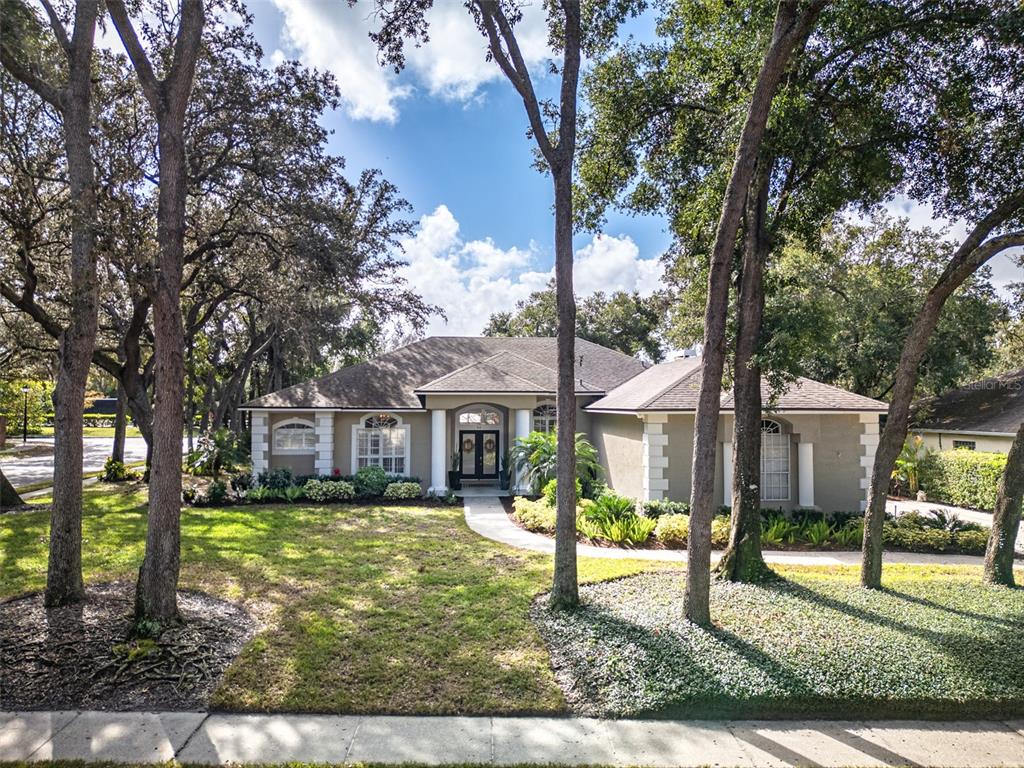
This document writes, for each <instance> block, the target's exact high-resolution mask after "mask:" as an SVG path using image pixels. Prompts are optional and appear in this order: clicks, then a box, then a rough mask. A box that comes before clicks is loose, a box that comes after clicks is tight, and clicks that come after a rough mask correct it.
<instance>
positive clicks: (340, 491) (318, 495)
mask: <svg viewBox="0 0 1024 768" xmlns="http://www.w3.org/2000/svg"><path fill="white" fill-rule="evenodd" d="M302 488H303V490H304V491H305V493H306V498H307V499H309V500H310V501H315V502H318V503H321V504H323V503H326V502H331V501H349V500H351V499H353V498H354V497H355V495H356V489H355V486H353V484H352V483H350V482H348V481H347V480H307V481H306V484H305V485H304V486H302ZM250 495H251V494H250Z"/></svg>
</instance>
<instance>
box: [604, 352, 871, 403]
mask: <svg viewBox="0 0 1024 768" xmlns="http://www.w3.org/2000/svg"><path fill="white" fill-rule="evenodd" d="M700 371H701V361H700V358H696V357H686V358H681V359H678V360H672V361H670V362H668V363H662V364H661V365H655V366H653V367H651V368H648V369H647V370H646V371H644V372H643V373H641V374H640V375H639V376H637V377H635V378H634V379H632V380H630V381H627V382H626V383H624V384H622V385H620V386H618V387H616V388H615V389H613V390H612V391H611V392H609V393H608V394H607V395H605V396H604V397H602V398H601V399H600V400H597V401H596V402H594V403H591V404H590V405H589V406H587V408H588V410H594V411H629V412H633V411H694V410H696V409H697V398H698V395H699V392H700ZM771 395H772V392H771V390H770V389H769V387H768V386H767V385H766V384H765V383H764V382H762V383H761V398H762V399H763V401H764V403H765V404H766V409H767V408H769V407H770V409H771V410H772V411H773V412H774V411H833V410H834V411H874V412H882V411H885V410H887V409H888V406H886V404H885V403H882V402H880V401H878V400H872V399H871V398H869V397H863V396H862V395H857V394H854V393H853V392H847V391H846V390H845V389H840V388H839V387H833V386H831V385H830V384H822V383H821V382H820V381H813V380H811V379H804V378H800V379H797V380H796V381H795V382H794V383H793V384H791V385H790V386H789V387H787V388H786V390H785V391H784V392H782V394H781V395H779V396H778V398H777V399H776V400H775V401H772V399H771ZM769 404H770V405H769ZM732 409H733V396H732V392H723V393H722V410H723V411H731V410H732Z"/></svg>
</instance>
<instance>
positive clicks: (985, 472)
mask: <svg viewBox="0 0 1024 768" xmlns="http://www.w3.org/2000/svg"><path fill="white" fill-rule="evenodd" d="M1005 467H1006V455H1005V454H1002V453H984V452H982V451H941V452H939V453H933V454H931V455H929V456H928V458H927V459H925V460H924V461H923V462H922V464H921V470H920V475H921V488H922V489H924V491H925V493H927V494H928V498H930V499H934V500H937V501H944V502H946V503H948V504H953V505H955V506H958V507H970V508H972V509H989V510H990V509H994V508H995V505H996V489H997V488H998V486H999V479H1000V478H1001V477H1002V475H1003V469H1004V468H1005Z"/></svg>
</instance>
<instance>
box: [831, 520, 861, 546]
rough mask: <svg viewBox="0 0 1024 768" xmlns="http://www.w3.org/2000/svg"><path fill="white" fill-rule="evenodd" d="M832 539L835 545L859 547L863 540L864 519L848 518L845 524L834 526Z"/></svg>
mask: <svg viewBox="0 0 1024 768" xmlns="http://www.w3.org/2000/svg"><path fill="white" fill-rule="evenodd" d="M832 541H833V542H835V545H836V546H837V547H848V548H854V547H856V548H860V546H861V544H862V543H863V542H864V521H863V520H850V521H849V522H848V523H846V525H841V526H836V528H835V530H833V531H832Z"/></svg>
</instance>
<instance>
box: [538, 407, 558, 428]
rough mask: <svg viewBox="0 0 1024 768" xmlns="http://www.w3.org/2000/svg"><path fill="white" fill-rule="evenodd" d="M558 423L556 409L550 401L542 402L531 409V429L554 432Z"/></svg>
mask: <svg viewBox="0 0 1024 768" xmlns="http://www.w3.org/2000/svg"><path fill="white" fill-rule="evenodd" d="M557 425H558V409H557V408H555V406H554V405H553V404H552V403H544V404H543V405H538V406H537V407H536V408H534V409H533V431H534V432H554V431H555V427H556V426H557Z"/></svg>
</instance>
